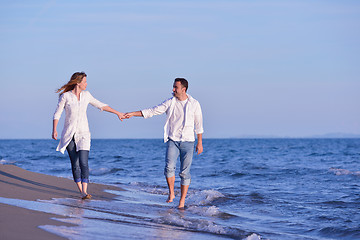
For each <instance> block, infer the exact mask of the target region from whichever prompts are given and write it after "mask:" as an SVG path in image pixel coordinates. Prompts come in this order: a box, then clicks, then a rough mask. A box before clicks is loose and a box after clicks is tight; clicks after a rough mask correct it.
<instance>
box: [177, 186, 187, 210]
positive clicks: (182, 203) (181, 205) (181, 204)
mask: <svg viewBox="0 0 360 240" xmlns="http://www.w3.org/2000/svg"><path fill="white" fill-rule="evenodd" d="M188 189H189V185H181V198H180V201H179V206H178V208H184V207H185V198H186V195H187V192H188Z"/></svg>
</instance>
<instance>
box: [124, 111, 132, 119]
mask: <svg viewBox="0 0 360 240" xmlns="http://www.w3.org/2000/svg"><path fill="white" fill-rule="evenodd" d="M133 116H134V112H128V113H125V114H124V118H126V119H128V118H132V117H133Z"/></svg>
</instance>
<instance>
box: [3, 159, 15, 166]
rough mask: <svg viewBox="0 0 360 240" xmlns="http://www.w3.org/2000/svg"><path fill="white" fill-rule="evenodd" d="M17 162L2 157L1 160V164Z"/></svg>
mask: <svg viewBox="0 0 360 240" xmlns="http://www.w3.org/2000/svg"><path fill="white" fill-rule="evenodd" d="M15 162H16V161H10V160H6V159H1V160H0V164H1V165H7V164H14V163H15Z"/></svg>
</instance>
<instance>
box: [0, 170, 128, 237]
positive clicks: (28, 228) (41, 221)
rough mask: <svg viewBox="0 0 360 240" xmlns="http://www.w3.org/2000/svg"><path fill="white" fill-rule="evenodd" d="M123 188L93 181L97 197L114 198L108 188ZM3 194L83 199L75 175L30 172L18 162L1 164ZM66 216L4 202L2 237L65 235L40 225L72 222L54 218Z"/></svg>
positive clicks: (91, 187) (0, 189)
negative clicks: (47, 229)
mask: <svg viewBox="0 0 360 240" xmlns="http://www.w3.org/2000/svg"><path fill="white" fill-rule="evenodd" d="M106 189H108V190H117V191H121V189H120V188H117V187H114V186H108V185H101V184H95V183H91V184H90V185H89V192H90V193H91V194H92V196H93V199H95V200H111V199H112V198H113V197H114V195H112V194H110V193H107V192H104V190H106ZM0 197H3V198H10V199H21V200H29V201H36V200H39V199H41V200H51V199H53V198H74V199H80V195H79V192H78V190H77V188H76V186H75V184H74V182H73V181H72V180H71V179H66V178H60V177H54V176H49V175H44V174H39V173H35V172H30V171H27V170H24V169H22V168H19V167H16V166H14V165H0ZM54 217H56V218H63V216H59V215H55V214H49V213H42V212H38V211H32V210H28V209H25V208H21V207H14V206H11V205H7V204H2V203H0V239H4V240H5V239H6V240H11V239H38V240H40V239H64V238H62V237H59V236H57V235H54V234H51V233H49V232H47V231H45V230H42V229H40V228H39V227H38V226H40V225H54V226H60V225H61V226H72V224H69V223H63V222H59V221H56V220H53V219H52V218H54Z"/></svg>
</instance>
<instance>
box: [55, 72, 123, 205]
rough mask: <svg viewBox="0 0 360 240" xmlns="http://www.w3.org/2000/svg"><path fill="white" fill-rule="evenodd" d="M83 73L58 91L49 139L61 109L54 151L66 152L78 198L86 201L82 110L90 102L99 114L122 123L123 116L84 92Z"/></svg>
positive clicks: (86, 127)
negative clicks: (61, 124) (60, 126)
mask: <svg viewBox="0 0 360 240" xmlns="http://www.w3.org/2000/svg"><path fill="white" fill-rule="evenodd" d="M86 76H87V75H86V74H85V73H84V72H76V73H74V74H73V75H72V76H71V78H70V81H69V82H68V83H67V84H65V85H64V86H62V87H61V88H59V89H58V90H57V91H56V92H57V93H59V92H60V97H59V102H58V105H57V108H56V111H55V113H54V120H53V132H52V138H53V139H55V140H57V137H58V134H57V131H56V128H57V125H58V123H59V119H60V117H61V114H62V112H63V110H64V109H65V123H64V129H63V131H62V134H61V139H60V143H59V145H58V146H57V148H56V151H60V152H61V153H63V154H64V152H65V149H66V150H67V152H68V154H69V157H70V161H71V167H72V173H73V177H74V181H75V183H76V185H77V187H78V188H79V191H80V194H81V198H82V199H90V198H91V195H90V194H88V193H87V188H88V183H89V165H88V157H89V151H90V131H89V123H88V120H87V115H86V109H87V106H88V104H89V103H90V104H91V105H93V106H94V107H97V108H99V109H100V110H101V111H103V110H104V111H107V112H111V113H114V114H116V115H117V116H118V117H119V119H120V120H121V121H122V119H123V118H124V114H123V113H121V112H118V111H116V110H114V109H112V108H111V107H109V106H108V105H107V104H104V103H102V102H100V101H98V100H96V99H95V98H94V97H93V96H92V95H91V94H90V92H88V91H85V89H86V86H87V82H86Z"/></svg>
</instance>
